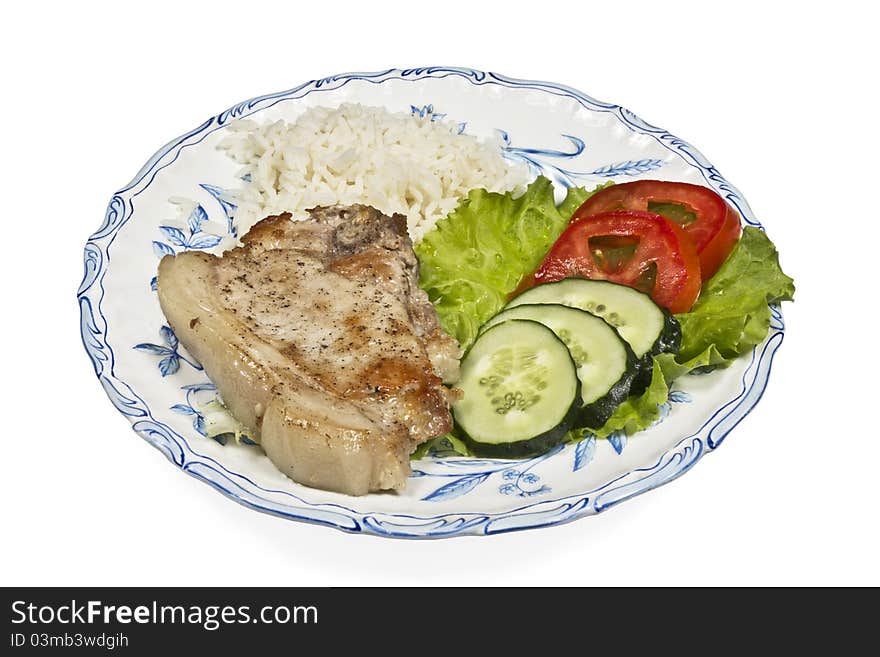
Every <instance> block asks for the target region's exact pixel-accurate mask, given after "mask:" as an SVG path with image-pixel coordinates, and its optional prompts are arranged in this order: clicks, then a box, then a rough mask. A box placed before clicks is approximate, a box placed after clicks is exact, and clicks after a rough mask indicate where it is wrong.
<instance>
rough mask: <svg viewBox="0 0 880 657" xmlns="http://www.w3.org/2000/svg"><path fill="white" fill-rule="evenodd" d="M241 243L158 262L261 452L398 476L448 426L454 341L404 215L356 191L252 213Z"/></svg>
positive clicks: (373, 486)
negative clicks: (354, 201) (303, 213)
mask: <svg viewBox="0 0 880 657" xmlns="http://www.w3.org/2000/svg"><path fill="white" fill-rule="evenodd" d="M242 243H243V246H240V247H238V248H235V249H233V250H231V251H228V252H227V253H225V254H224V255H223V256H221V257H218V256H214V255H211V254H208V253H203V252H199V251H187V252H184V253H180V254H178V255H175V256H165V257H164V258H163V259H162V261H161V262H160V263H159V276H158V292H159V302H160V303H161V306H162V310H163V312H164V313H165V316H166V317H167V319H168V322H169V324H170V326H171V328H172V329H173V330H174V332H175V334H176V335H177V337H178V339H179V340H180V342H181V343H182V344H183V345H184V346H185V347H186V348H187V349H188V350H189V351H190V352H191V353H192V354H193V355H194V356H195V357H196V358H197V359H198V360H199V362H200V363H201V364H202V365H203V366H204V368H205V371H206V372H207V374H208V376H209V377H210V378H211V380H212V381H213V382H214V383H215V384H216V385H217V388H218V390H219V392H220V395H221V397H222V398H223V401H224V403H225V404H226V406H227V407H228V408H229V410H230V411H231V412H232V414H233V415H234V416H235V418H236V419H237V420H238V421H239V422H241V423H242V424H243V425H244V426H245V428H246V429H247V431H248V433H249V435H251V436H252V437H254V438H256V439H257V440H259V441H260V443H261V445H262V446H263V449H264V450H265V451H266V454H267V455H268V456H269V458H270V459H271V461H272V462H273V463H274V464H275V465H276V466H277V467H278V468H279V469H280V470H281V471H282V472H284V473H285V474H287V475H288V476H289V477H291V478H292V479H294V480H295V481H298V482H300V483H302V484H306V485H308V486H314V487H317V488H324V489H327V490H333V491H339V492H342V493H348V494H351V495H362V494H365V493H368V492H370V491H379V490H386V489H401V488H403V486H404V485H405V483H406V479H407V477H408V476H409V474H410V472H411V470H410V465H409V456H410V454H411V453H412V452H413V450H414V449H415V448H416V447H417V446H418V445H419V444H421V443H423V442H425V441H427V440H429V439H431V438H433V437H435V436H438V435H441V434H444V433H446V432H448V431H449V430H450V429H451V428H452V419H451V416H450V413H449V399H448V394H449V391H448V390H447V388H445V387H444V386H443V385H442V380H444V379H445V380H447V381H449V382H452V381H454V379H455V378H457V374H458V358H459V357H460V350H459V347H458V344H457V343H456V342H455V340H453V339H452V338H451V337H449V336H448V335H446V334H445V333H444V332H443V331H442V330H441V328H440V326H439V324H438V321H437V315H436V312H435V310H434V307H433V306H432V305H431V303H430V302H429V300H428V297H427V295H426V294H425V293H424V291H423V290H421V288H419V286H418V260H417V259H416V256H415V253H414V252H413V248H412V243H411V242H410V239H409V237H408V235H407V232H406V219H405V217H403V216H401V215H394V216H392V217H388V216H385V215H383V214H382V213H380V212H379V211H378V210H376V209H374V208H371V207H368V206H362V205H355V206H350V207H341V206H333V207H323V208H315V209H314V210H311V211H310V218H309V219H306V220H303V221H292V220H291V217H290V215H289V214H282V215H279V216H272V217H267V218H266V219H263V220H262V221H260V222H259V223H257V224H256V225H255V226H254V227H253V228H252V229H251V230H250V231H249V232H248V234H247V235H245V236H244V238H243V239H242Z"/></svg>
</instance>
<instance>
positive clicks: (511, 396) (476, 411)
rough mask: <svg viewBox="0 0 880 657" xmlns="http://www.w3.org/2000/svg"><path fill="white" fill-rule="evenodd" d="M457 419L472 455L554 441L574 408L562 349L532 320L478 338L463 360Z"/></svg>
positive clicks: (524, 452) (573, 375)
mask: <svg viewBox="0 0 880 657" xmlns="http://www.w3.org/2000/svg"><path fill="white" fill-rule="evenodd" d="M456 387H457V388H459V389H460V390H461V391H462V397H461V399H460V400H458V401H457V402H456V403H455V404H453V407H452V412H453V415H454V417H455V421H456V424H457V425H458V427H459V428H460V429H461V431H462V433H463V434H464V439H465V442H467V444H468V446H469V447H470V449H471V450H472V451H473V452H474V454H476V455H477V456H491V457H505V458H522V457H526V456H533V455H536V454H541V453H543V452H546V451H547V450H548V449H550V448H551V447H554V446H555V445H557V444H559V443H560V442H561V441H562V439H563V438H564V437H565V434H566V433H568V430H569V429H570V428H571V427H572V425H573V423H574V420H575V418H576V414H577V411H578V408H579V407H580V382H579V381H578V377H577V368H576V367H575V364H574V361H573V360H572V358H571V356H570V355H569V352H568V348H567V347H566V346H565V343H563V342H562V341H561V340H560V339H559V338H557V337H556V335H555V334H554V333H553V331H551V330H550V329H549V328H547V327H546V326H544V325H543V324H539V323H538V322H534V321H529V320H522V319H512V320H509V321H506V322H502V323H500V324H497V325H495V326H493V327H492V328H489V329H487V330H486V331H485V332H484V333H482V334H481V335H480V336H478V337H477V340H476V341H475V342H474V344H473V345H472V346H471V348H470V351H468V353H467V354H466V355H465V357H464V359H463V360H462V362H461V378H460V379H459V381H458V384H457V385H456Z"/></svg>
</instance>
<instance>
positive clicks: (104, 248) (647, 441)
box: [78, 67, 784, 538]
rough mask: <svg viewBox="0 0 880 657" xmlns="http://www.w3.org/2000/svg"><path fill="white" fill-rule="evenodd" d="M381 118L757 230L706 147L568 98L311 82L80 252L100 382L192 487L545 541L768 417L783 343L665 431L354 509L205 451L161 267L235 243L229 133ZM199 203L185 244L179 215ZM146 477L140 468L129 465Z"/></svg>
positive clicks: (464, 463)
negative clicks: (180, 203)
mask: <svg viewBox="0 0 880 657" xmlns="http://www.w3.org/2000/svg"><path fill="white" fill-rule="evenodd" d="M343 102H359V103H363V104H366V105H381V106H384V107H386V108H388V109H389V110H392V111H397V112H401V111H403V112H412V113H414V114H419V115H422V116H430V117H431V119H432V120H436V119H439V118H443V119H445V120H452V121H455V122H456V123H457V124H458V125H459V127H460V129H462V130H464V131H466V132H468V133H470V134H474V135H477V136H479V137H490V136H492V135H493V134H494V135H499V136H501V138H502V143H503V149H504V155H505V157H507V158H509V159H511V160H515V161H520V162H524V163H525V164H527V165H528V167H529V168H530V169H531V170H532V172H534V173H535V174H538V173H540V174H543V175H545V176H547V177H549V178H551V179H552V180H553V181H554V183H555V185H556V186H557V188H558V191H559V192H560V197H561V194H562V193H563V191H564V189H565V188H566V187H567V186H570V185H587V186H593V185H595V184H597V183H602V182H606V181H608V180H617V181H622V180H632V179H638V178H659V179H665V180H677V181H684V182H691V183H697V184H701V185H706V186H709V187H711V188H712V189H714V190H715V191H717V192H718V193H719V194H721V195H722V196H723V197H724V198H726V199H727V200H728V201H729V202H730V203H732V204H733V205H734V206H735V207H736V208H737V209H738V210H739V212H740V214H741V215H742V217H743V219H744V221H745V222H747V223H748V224H751V225H754V226H759V224H758V222H757V221H756V220H755V218H754V215H753V214H752V211H751V210H750V208H749V206H748V204H747V203H746V201H745V199H744V198H743V196H742V195H741V194H740V193H739V192H738V191H737V190H736V189H735V188H734V187H733V186H731V185H730V184H729V183H728V182H727V181H726V180H725V179H724V178H723V177H722V176H721V175H720V174H719V173H718V171H717V170H716V169H715V168H714V167H713V166H712V165H711V164H710V163H709V162H708V161H707V160H706V159H705V158H704V157H703V156H702V155H701V154H700V153H699V151H697V150H696V149H695V148H694V147H693V146H691V145H690V144H688V143H687V142H685V141H684V140H682V139H679V138H678V137H675V136H673V135H671V134H669V133H668V132H666V131H665V130H662V129H660V128H656V127H654V126H652V125H650V124H648V123H646V122H644V121H643V120H641V119H640V118H638V117H637V116H636V115H635V114H633V113H632V112H630V111H628V110H626V109H624V108H622V107H619V106H617V105H611V104H608V103H602V102H599V101H596V100H594V99H592V98H590V97H589V96H587V95H585V94H583V93H581V92H579V91H577V90H575V89H572V88H571V87H567V86H563V85H560V84H553V83H549V82H538V81H532V80H518V79H515V78H510V77H507V76H504V75H499V74H496V73H485V72H481V71H476V70H472V69H466V68H448V67H431V68H418V69H391V70H387V71H381V72H376V73H345V74H341V75H334V76H332V77H328V78H323V79H321V80H312V81H310V82H306V83H304V84H301V85H299V86H297V87H295V88H293V89H290V90H288V91H282V92H280V93H275V94H270V95H267V96H261V97H259V98H254V99H251V100H248V101H245V102H243V103H239V104H237V105H234V106H232V107H230V108H229V109H227V110H225V111H223V112H221V113H219V114H217V115H216V116H214V117H211V118H210V119H208V120H207V121H205V122H204V123H202V124H201V125H199V126H198V127H196V128H194V129H193V130H190V131H189V132H187V133H185V134H183V135H181V136H180V137H178V138H176V139H174V140H172V141H170V142H169V143H168V144H167V145H165V146H164V147H163V148H161V149H160V150H159V151H158V152H157V153H155V154H154V155H153V156H152V157H151V158H150V159H149V160H148V161H147V163H146V164H145V165H144V166H143V168H142V169H141V170H140V171H139V172H138V173H137V175H135V177H134V179H133V180H132V181H131V182H130V183H129V184H128V185H126V186H125V187H123V188H122V189H121V190H119V191H118V192H117V193H116V194H115V195H114V196H113V198H112V199H111V201H110V204H109V206H108V207H107V212H106V215H105V217H104V221H103V223H102V224H101V226H100V228H98V230H97V231H96V232H95V233H94V234H93V235H92V236H91V237H90V238H89V240H88V243H87V244H86V248H85V273H84V276H83V280H82V283H81V284H80V287H79V291H78V301H79V306H80V311H81V331H82V339H83V344H84V345H85V348H86V351H87V353H88V355H89V358H90V359H91V362H92V365H93V367H94V371H95V374H96V375H97V377H98V381H99V382H100V384H101V385H102V386H103V387H104V390H105V391H106V392H107V395H108V396H109V398H110V400H111V401H112V403H113V405H114V406H115V407H116V409H117V410H118V411H119V412H121V413H122V414H123V415H125V416H126V417H127V418H128V419H129V420H130V421H131V423H132V427H133V428H134V430H135V431H136V432H137V433H138V434H139V435H140V436H142V437H143V438H144V439H145V440H146V441H147V442H149V443H150V444H151V445H153V446H154V447H156V448H157V449H159V450H160V451H161V452H162V453H163V454H165V456H167V457H168V460H169V462H170V463H172V464H173V465H175V466H176V467H178V468H180V469H181V470H183V471H184V472H186V473H188V474H190V475H192V476H194V477H196V478H198V479H200V480H202V481H204V482H205V483H208V484H210V485H211V486H213V487H214V488H216V489H217V490H218V491H220V492H221V493H223V494H224V495H227V496H229V497H230V498H232V499H234V500H236V501H237V502H240V503H241V504H244V505H246V506H249V507H251V508H254V509H257V510H259V511H264V512H268V513H272V514H275V515H278V516H281V517H284V518H289V519H292V520H301V521H307V522H312V523H320V524H323V525H327V526H329V527H335V528H338V529H341V530H345V531H349V532H361V533H369V534H376V535H380V536H388V537H412V538H440V537H450V536H457V535H462V534H480V535H486V534H496V533H500V532H507V531H512V530H519V529H527V528H534V527H543V526H547V525H554V524H558V523H562V522H568V521H570V520H574V519H576V518H581V517H584V516H589V515H591V514H595V513H599V512H601V511H604V510H606V509H609V508H611V507H613V506H615V505H616V504H619V503H621V502H623V501H625V500H627V499H630V498H632V497H634V496H635V495H638V494H640V493H643V492H645V491H648V490H651V489H653V488H656V487H657V486H660V485H662V484H664V483H666V482H668V481H670V480H672V479H675V478H676V477H678V476H680V475H682V474H683V473H685V472H687V471H688V470H689V469H690V468H691V467H693V465H694V464H695V463H697V462H698V461H699V460H700V458H701V457H702V456H703V455H705V454H707V453H708V452H710V451H712V450H714V449H716V448H717V447H718V446H719V445H720V444H721V443H722V441H723V440H724V439H725V437H726V436H727V434H728V433H729V432H730V431H731V430H732V429H733V428H734V427H735V426H736V425H737V423H739V421H740V420H742V418H743V417H744V416H745V415H746V414H747V413H748V412H749V411H750V410H751V409H752V408H753V407H754V406H755V404H756V403H757V402H758V400H759V399H760V397H761V394H762V393H763V391H764V388H765V386H766V385H767V379H768V376H769V374H770V367H771V362H772V359H773V354H774V353H775V351H776V349H777V348H778V347H779V345H780V344H781V342H782V339H783V331H784V325H783V320H782V315H781V314H780V313H779V312H778V310H777V309H773V321H772V326H771V331H770V334H769V336H768V338H767V340H766V341H765V342H764V343H763V344H761V345H759V346H758V347H756V348H755V349H754V350H753V351H752V352H751V353H749V354H747V355H745V356H743V357H741V358H739V359H738V360H737V361H736V362H735V363H734V364H733V365H732V366H731V367H730V368H728V369H725V370H722V371H716V372H713V373H711V374H706V375H702V376H688V377H683V380H678V381H676V382H675V384H674V387H673V390H672V392H671V394H670V397H669V401H668V402H667V404H665V405H664V407H663V408H662V413H661V421H659V422H658V423H657V424H655V425H654V426H653V427H651V428H650V429H648V430H647V431H645V432H642V433H639V434H636V435H635V436H631V437H629V438H627V437H626V436H625V435H622V434H618V435H614V436H611V437H610V438H609V439H607V440H598V441H597V440H595V439H589V440H586V441H583V442H581V443H578V444H577V445H566V446H564V447H558V448H556V449H554V450H553V451H551V452H550V453H548V454H544V455H542V456H539V457H536V458H531V459H526V460H522V461H507V460H493V459H474V458H463V457H459V456H456V455H452V454H450V455H443V454H439V455H436V456H434V457H433V458H428V459H423V460H420V461H417V462H414V464H413V466H414V468H413V475H412V477H411V479H410V480H409V481H408V482H407V486H406V490H405V491H403V492H402V493H398V494H392V493H383V494H372V495H367V496H364V497H349V496H345V495H341V494H338V493H331V492H326V491H321V490H316V489H312V488H308V487H305V486H301V485H299V484H296V483H294V482H293V481H291V480H290V479H288V478H286V477H285V476H284V475H282V474H281V473H280V472H279V471H278V470H277V469H276V468H275V467H274V466H273V465H272V464H271V463H270V462H269V460H268V458H267V457H266V456H265V455H264V454H263V452H262V450H261V449H260V447H259V446H256V445H253V444H247V443H245V444H238V443H236V442H235V441H234V440H227V441H225V444H221V443H220V442H217V441H216V440H214V439H210V438H207V437H205V435H204V433H205V417H204V414H203V409H204V404H205V403H207V402H210V401H211V400H212V399H213V398H214V397H215V395H216V391H215V389H214V386H213V385H212V384H211V382H210V381H209V380H208V378H207V376H206V375H205V373H204V372H203V371H202V368H201V366H200V365H199V363H197V362H196V361H195V360H194V359H193V358H192V357H191V356H190V355H189V354H187V353H186V351H185V350H184V349H183V348H182V346H181V345H179V344H178V342H177V339H176V337H175V336H174V334H173V332H172V331H171V329H170V328H168V326H167V325H166V323H165V319H164V316H163V315H162V312H161V309H160V308H159V303H158V300H157V298H156V293H155V289H154V287H155V275H156V266H157V263H158V257H161V255H163V254H164V253H169V252H180V251H182V250H187V249H193V248H201V249H211V248H217V247H218V245H220V244H221V243H222V242H223V240H224V238H225V237H226V235H227V234H232V233H233V232H234V231H235V230H236V227H235V222H234V218H233V211H234V206H232V205H231V204H230V203H229V202H228V201H227V200H225V197H224V195H223V190H225V189H230V188H234V187H236V186H237V184H238V183H239V182H240V181H239V180H238V179H237V178H236V175H237V170H238V165H237V164H235V163H234V162H232V161H231V160H230V159H229V158H228V157H227V156H226V155H224V154H223V153H222V152H220V151H218V150H217V149H216V145H217V143H218V142H219V141H220V139H221V138H222V137H223V135H224V133H226V132H227V130H228V127H229V125H230V123H231V122H233V121H234V120H236V119H238V118H241V117H252V118H254V119H258V120H266V119H272V120H275V119H279V118H285V119H288V120H293V119H295V118H296V117H297V116H298V115H299V114H300V113H301V112H303V111H304V110H305V109H307V108H308V107H313V106H331V107H332V106H336V105H339V104H340V103H343ZM175 197H184V198H188V199H193V200H194V201H195V202H196V203H197V205H195V206H194V209H193V212H192V214H191V215H190V219H189V221H187V222H186V225H185V226H184V227H183V228H180V227H174V226H169V224H170V223H172V222H170V221H169V220H170V219H171V218H172V217H173V216H174V213H175V209H174V206H173V205H172V204H171V203H170V201H169V199H173V198H175ZM132 466H134V464H132Z"/></svg>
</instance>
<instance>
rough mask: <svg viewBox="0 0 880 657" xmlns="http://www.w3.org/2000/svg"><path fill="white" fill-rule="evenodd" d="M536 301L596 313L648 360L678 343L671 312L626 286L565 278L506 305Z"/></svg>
mask: <svg viewBox="0 0 880 657" xmlns="http://www.w3.org/2000/svg"><path fill="white" fill-rule="evenodd" d="M536 303H558V304H561V305H563V306H572V307H573V308H580V309H581V310H586V311H587V312H590V313H593V314H594V315H598V316H599V317H601V318H602V319H604V320H605V321H606V322H608V323H609V324H611V325H612V326H613V327H614V328H616V329H617V331H618V332H619V333H620V335H621V337H622V338H623V339H624V340H626V341H627V342H629V345H630V346H631V347H632V350H633V352H635V355H636V357H637V358H645V359H648V360H649V358H648V357H650V356H653V355H655V354H659V353H662V352H665V351H671V352H676V351H678V348H679V346H680V345H681V326H679V323H678V321H676V319H675V318H674V317H673V316H672V314H671V313H670V312H669V311H667V310H666V309H665V308H661V307H660V306H658V305H657V304H656V303H654V301H653V300H652V299H651V297H649V296H648V295H647V294H644V293H643V292H639V291H638V290H636V289H634V288H631V287H627V286H626V285H619V284H617V283H611V282H610V281H594V280H589V279H586V278H566V279H563V280H561V281H556V282H555V283H543V284H542V285H537V286H535V287H533V288H531V289H528V290H526V291H525V292H523V293H522V294H520V295H519V296H518V297H516V298H514V299H512V300H511V301H510V303H508V304H507V306H506V308H513V307H515V306H521V305H524V304H536Z"/></svg>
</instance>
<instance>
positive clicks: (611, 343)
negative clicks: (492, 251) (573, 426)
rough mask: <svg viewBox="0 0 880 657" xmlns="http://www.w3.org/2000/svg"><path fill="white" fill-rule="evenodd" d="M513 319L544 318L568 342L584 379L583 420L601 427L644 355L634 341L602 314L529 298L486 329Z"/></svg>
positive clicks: (624, 394) (622, 396)
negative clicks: (632, 345)
mask: <svg viewBox="0 0 880 657" xmlns="http://www.w3.org/2000/svg"><path fill="white" fill-rule="evenodd" d="M512 319H530V320H532V321H535V322H540V323H541V324H543V325H544V326H546V327H547V328H549V329H550V330H551V331H553V333H555V334H556V337H558V338H559V339H560V340H562V341H563V342H564V343H565V346H567V347H568V351H569V353H570V354H571V357H572V360H574V363H575V365H576V366H577V376H578V379H579V380H580V382H581V408H580V411H579V412H578V419H577V421H576V423H577V425H578V426H581V427H589V428H591V429H598V428H599V427H601V426H602V425H603V424H605V422H606V421H607V420H608V418H609V417H611V413H613V412H614V409H615V408H617V406H618V404H620V402H622V401H623V400H624V399H626V398H627V397H628V396H629V391H630V388H631V387H632V382H633V378H634V377H635V375H636V373H637V372H638V359H637V358H636V356H635V354H634V353H633V350H632V349H631V348H630V346H629V344H627V342H626V341H625V340H623V338H621V337H620V335H619V334H618V333H617V331H616V330H615V329H614V328H613V327H612V326H611V325H610V324H608V323H607V322H605V321H604V320H603V319H602V318H601V317H597V316H596V315H593V314H591V313H588V312H586V311H583V310H578V309H577V308H571V307H569V306H562V305H559V304H524V305H521V306H515V307H513V308H509V309H508V310H504V311H502V312H501V313H499V314H498V315H496V316H495V317H493V318H492V319H491V320H489V322H487V323H486V324H485V326H484V327H483V330H484V331H485V330H488V329H489V328H491V327H492V326H495V325H496V324H499V323H501V322H505V321H507V320H512Z"/></svg>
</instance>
